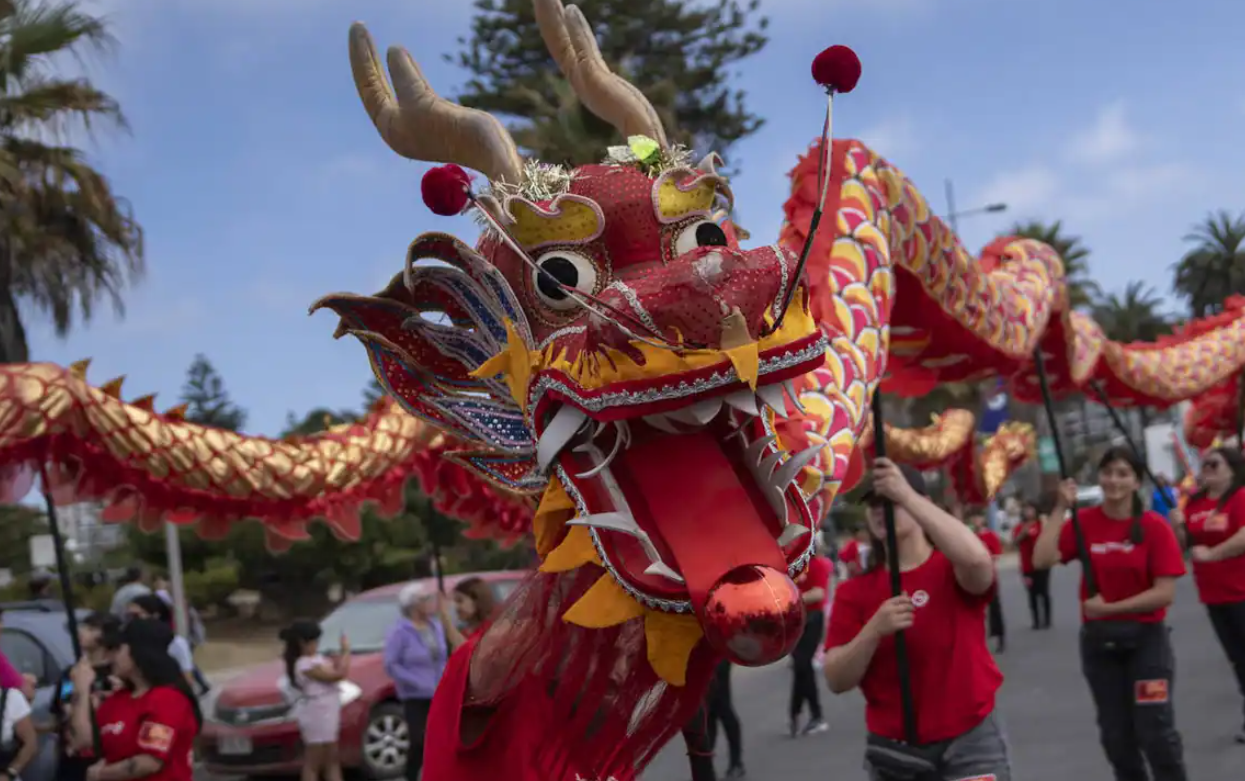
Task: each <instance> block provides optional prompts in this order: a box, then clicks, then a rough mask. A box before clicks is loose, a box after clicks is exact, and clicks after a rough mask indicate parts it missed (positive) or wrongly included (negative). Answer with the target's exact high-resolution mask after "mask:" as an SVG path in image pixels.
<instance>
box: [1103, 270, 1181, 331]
mask: <svg viewBox="0 0 1245 781" xmlns="http://www.w3.org/2000/svg"><path fill="white" fill-rule="evenodd" d="M1162 306H1163V302H1162V299H1160V298H1159V294H1158V292H1157V291H1156V290H1155V289H1154V288H1153V287H1150V286H1149V285H1147V284H1146V283H1144V282H1129V283H1128V286H1127V287H1126V288H1124V292H1123V293H1122V294H1120V293H1111V294H1109V295H1105V296H1103V297H1102V298H1100V299H1099V300H1098V301H1096V302H1094V307H1093V314H1094V319H1095V320H1097V321H1098V324H1099V325H1101V326H1102V330H1103V332H1104V333H1106V335H1107V338H1109V339H1113V340H1115V341H1117V342H1153V341H1154V340H1156V339H1157V338H1158V337H1159V336H1161V335H1163V334H1165V333H1168V332H1169V331H1170V329H1171V323H1170V322H1169V321H1168V319H1167V316H1166V315H1164V314H1163V312H1162V311H1161V307H1162Z"/></svg>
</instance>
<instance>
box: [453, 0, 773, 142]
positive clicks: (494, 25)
mask: <svg viewBox="0 0 1245 781" xmlns="http://www.w3.org/2000/svg"><path fill="white" fill-rule="evenodd" d="M577 5H578V6H579V7H580V9H581V10H582V11H583V12H584V15H585V16H586V17H587V19H588V21H589V23H590V24H592V25H593V28H594V30H595V32H596V36H597V41H598V43H599V45H600V48H601V54H602V55H603V56H604V58H605V61H606V62H607V63H609V65H610V67H611V68H613V69H614V71H615V72H616V73H619V74H621V75H622V76H623V77H624V78H626V79H627V80H628V81H630V82H631V83H632V84H634V85H635V86H636V87H638V88H639V89H640V90H641V91H643V92H644V94H645V95H646V96H647V97H648V99H649V100H650V101H651V102H652V104H653V106H654V108H656V109H657V111H658V113H659V114H660V115H661V117H662V121H663V124H664V125H665V127H666V131H667V133H668V134H669V135H670V140H671V141H672V142H679V143H683V144H685V145H687V146H689V147H691V148H692V149H694V150H697V151H699V152H701V153H705V152H710V151H714V152H718V153H719V154H722V155H723V156H725V155H726V152H727V151H728V150H729V149H730V147H731V146H732V145H733V144H734V143H735V142H736V141H739V140H740V139H743V138H746V137H748V136H750V135H752V134H753V133H755V132H756V131H757V130H758V129H759V128H760V127H761V125H762V124H763V122H764V120H762V119H761V118H760V117H758V116H756V115H755V114H753V113H751V112H749V111H748V110H747V109H746V108H745V106H744V93H743V92H742V91H741V90H737V89H733V88H732V87H731V85H730V72H731V70H732V67H733V66H734V65H735V64H737V63H738V62H739V61H740V60H743V59H745V58H747V57H749V56H751V55H753V54H755V53H757V52H758V51H760V50H761V49H762V48H763V47H764V46H765V44H766V43H767V41H768V38H767V37H766V35H765V30H766V27H767V26H768V20H767V19H765V18H764V17H757V11H758V8H759V7H760V0H715V2H711V3H705V2H694V1H693V0H579V2H577ZM475 8H476V16H475V18H474V19H473V20H472V24H471V35H470V37H469V38H460V39H459V43H460V44H461V46H462V47H463V48H462V50H461V51H460V52H458V54H457V55H446V60H447V61H448V62H451V63H453V64H456V65H458V66H460V67H462V68H464V69H465V70H467V71H468V72H470V73H471V74H472V77H471V79H470V80H469V81H468V82H467V84H466V85H465V87H464V89H463V94H461V95H459V96H458V101H459V102H460V103H462V104H463V105H465V106H470V107H473V108H479V109H483V110H485V111H489V112H492V113H495V114H498V115H501V116H506V115H508V116H513V117H523V118H524V119H525V120H526V122H525V123H523V124H518V125H515V126H513V127H512V128H511V132H512V133H513V134H514V137H515V141H516V143H518V144H519V146H520V147H522V148H523V149H525V150H526V151H527V152H528V153H529V154H531V155H532V156H534V157H536V158H539V159H541V160H544V161H546V162H550V163H570V164H572V165H583V164H585V163H595V162H599V161H600V159H601V157H602V156H603V155H604V152H605V148H606V147H607V146H609V145H611V144H617V143H619V142H620V140H621V139H620V138H619V137H618V134H617V132H616V131H615V130H614V128H612V127H611V126H609V125H608V124H607V123H605V122H603V121H602V120H600V119H599V118H597V117H595V116H593V115H592V114H591V112H589V111H588V110H587V109H585V108H584V107H583V106H582V105H581V104H580V103H579V101H578V100H577V99H575V97H574V95H573V94H571V93H570V91H569V90H568V89H567V88H566V86H565V83H564V82H563V80H562V79H561V78H560V77H558V76H557V74H558V70H557V65H556V64H555V63H554V61H553V58H552V57H550V56H549V53H548V51H547V50H546V48H545V44H544V41H543V40H542V39H541V36H540V30H539V29H538V27H537V26H536V17H535V14H534V12H533V10H532V3H531V0H475Z"/></svg>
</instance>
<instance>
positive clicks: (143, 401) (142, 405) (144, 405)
mask: <svg viewBox="0 0 1245 781" xmlns="http://www.w3.org/2000/svg"><path fill="white" fill-rule="evenodd" d="M130 406H131V407H135V408H137V409H141V410H146V411H147V412H155V411H156V394H154V393H148V394H147V395H146V396H139V397H138V398H137V399H134V400H133V401H131V402H130Z"/></svg>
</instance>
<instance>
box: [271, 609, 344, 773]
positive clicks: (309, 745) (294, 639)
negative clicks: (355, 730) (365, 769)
mask: <svg viewBox="0 0 1245 781" xmlns="http://www.w3.org/2000/svg"><path fill="white" fill-rule="evenodd" d="M281 639H282V640H283V641H285V651H284V653H283V654H282V657H283V658H284V660H285V671H286V677H287V679H288V681H289V687H290V690H291V691H290V693H291V694H292V696H293V698H294V704H293V709H292V710H293V714H294V718H295V719H296V720H297V721H298V730H299V733H300V734H301V735H302V738H303V751H304V753H303V769H302V774H301V781H320V779H321V778H323V779H324V781H342V768H341V758H340V756H338V750H337V738H338V733H339V731H340V729H341V714H342V705H341V690H340V688H339V687H338V684H339V683H341V682H342V681H344V680H345V679H346V677H347V676H349V675H350V641H349V640H348V639H347V638H346V636H345V635H342V638H341V654H340V655H339V656H338V657H337V658H336V659H330V658H329V657H327V656H325V655H324V654H321V653H320V627H319V625H317V624H316V623H314V622H312V621H295V622H294V623H293V624H292V625H291V626H290V627H288V628H287V629H285V630H284V631H282V632H281Z"/></svg>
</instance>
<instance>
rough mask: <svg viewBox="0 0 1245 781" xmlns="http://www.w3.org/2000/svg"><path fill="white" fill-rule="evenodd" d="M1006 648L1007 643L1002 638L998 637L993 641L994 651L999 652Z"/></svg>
mask: <svg viewBox="0 0 1245 781" xmlns="http://www.w3.org/2000/svg"><path fill="white" fill-rule="evenodd" d="M1006 649H1007V643H1006V642H1005V641H1004V640H1003V638H1001V637H1000V638H999V639H998V640H995V641H994V652H995V653H996V654H1001V653H1003V651H1005V650H1006Z"/></svg>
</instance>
